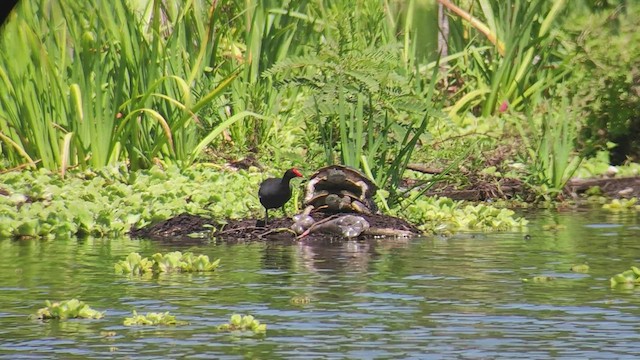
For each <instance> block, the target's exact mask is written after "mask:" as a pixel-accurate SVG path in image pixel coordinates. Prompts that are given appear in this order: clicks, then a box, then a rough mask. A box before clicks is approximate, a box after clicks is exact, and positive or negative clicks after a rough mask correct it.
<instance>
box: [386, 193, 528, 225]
mask: <svg viewBox="0 0 640 360" xmlns="http://www.w3.org/2000/svg"><path fill="white" fill-rule="evenodd" d="M404 202H406V204H405V203H404ZM404 202H403V203H402V204H401V205H404V206H405V207H404V209H403V210H399V209H393V210H392V214H396V215H402V216H403V217H404V218H406V219H407V220H408V221H410V222H412V223H413V224H416V225H417V226H418V227H419V228H420V230H422V231H423V232H425V233H435V234H450V233H453V232H457V231H478V230H480V231H508V230H522V229H523V228H524V227H526V225H527V220H526V219H524V218H517V217H514V214H515V213H514V212H513V210H509V209H498V208H495V207H492V206H490V205H486V204H477V205H469V204H465V203H464V202H462V201H454V200H451V199H450V198H445V197H426V196H419V194H418V193H417V192H414V193H413V194H412V196H411V197H409V198H407V199H406V200H404Z"/></svg>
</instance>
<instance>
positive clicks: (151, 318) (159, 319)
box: [124, 310, 188, 326]
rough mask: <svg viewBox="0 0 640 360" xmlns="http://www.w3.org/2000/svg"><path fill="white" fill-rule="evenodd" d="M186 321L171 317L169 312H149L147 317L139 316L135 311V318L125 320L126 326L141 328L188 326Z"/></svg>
mask: <svg viewBox="0 0 640 360" xmlns="http://www.w3.org/2000/svg"><path fill="white" fill-rule="evenodd" d="M187 324H188V322H186V321H179V320H176V317H175V316H173V315H170V314H169V312H168V311H167V312H164V313H155V312H149V313H147V314H145V315H142V314H138V313H137V312H136V311H135V310H133V316H132V317H128V318H125V319H124V325H125V326H139V325H153V326H156V325H187Z"/></svg>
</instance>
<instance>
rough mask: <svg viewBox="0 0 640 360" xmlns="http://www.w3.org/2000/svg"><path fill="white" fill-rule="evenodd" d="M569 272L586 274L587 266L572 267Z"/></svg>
mask: <svg viewBox="0 0 640 360" xmlns="http://www.w3.org/2000/svg"><path fill="white" fill-rule="evenodd" d="M571 271H573V272H577V273H588V272H589V265H587V264H578V265H573V266H571Z"/></svg>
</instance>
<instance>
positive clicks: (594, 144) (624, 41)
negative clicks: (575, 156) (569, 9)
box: [567, 1, 640, 165]
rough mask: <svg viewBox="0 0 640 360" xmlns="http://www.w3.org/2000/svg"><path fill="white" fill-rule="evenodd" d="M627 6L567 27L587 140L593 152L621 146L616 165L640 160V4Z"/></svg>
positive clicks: (571, 81) (614, 155) (573, 88)
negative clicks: (639, 14) (610, 145)
mask: <svg viewBox="0 0 640 360" xmlns="http://www.w3.org/2000/svg"><path fill="white" fill-rule="evenodd" d="M625 3H626V6H627V7H628V9H625V6H618V7H615V8H612V9H609V10H605V11H600V12H596V13H593V14H588V15H583V14H581V16H579V17H572V18H571V19H570V21H568V22H567V31H568V33H569V34H570V35H571V37H570V40H571V44H572V45H573V51H574V53H575V61H574V62H573V65H572V66H573V67H574V71H573V73H572V76H571V77H570V78H568V79H567V85H568V86H569V88H570V94H571V97H572V98H573V99H575V100H574V102H575V103H576V106H579V107H580V108H581V109H582V111H583V112H584V113H585V118H586V126H585V127H584V129H583V131H582V138H583V139H584V142H585V145H587V146H588V147H589V149H590V150H592V152H593V150H598V149H607V148H609V146H608V144H607V143H609V142H613V143H615V144H616V145H617V146H616V147H614V148H613V149H611V160H612V163H613V164H615V165H618V164H623V163H624V162H625V161H626V160H627V157H628V158H630V159H631V160H635V161H636V162H637V161H638V159H640V139H639V138H638V136H637V134H639V133H640V115H638V114H640V75H639V74H640V61H639V60H638V59H640V33H639V32H638V31H637V29H638V27H639V26H640V19H638V17H637V16H636V13H637V12H638V10H640V5H639V4H638V3H637V2H628V1H627V2H625Z"/></svg>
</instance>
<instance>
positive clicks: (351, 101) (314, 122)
mask: <svg viewBox="0 0 640 360" xmlns="http://www.w3.org/2000/svg"><path fill="white" fill-rule="evenodd" d="M343 34H344V35H343V36H342V37H340V36H337V35H336V36H337V39H336V40H335V42H329V43H328V44H326V45H325V46H322V47H321V48H320V49H319V50H318V52H317V53H314V54H312V55H309V56H307V57H296V58H290V59H286V60H284V61H281V62H279V63H278V64H276V65H275V66H273V67H272V68H271V69H269V70H268V71H267V72H265V76H272V77H276V78H282V80H281V82H282V83H283V84H287V85H288V86H300V87H303V88H305V89H306V90H307V91H309V92H310V95H309V97H308V99H307V101H306V104H305V107H304V108H303V109H302V115H303V116H305V120H306V128H307V129H308V130H309V140H308V141H309V142H310V143H320V144H322V147H323V152H324V157H325V164H335V163H341V164H344V165H348V166H352V167H355V168H359V169H362V170H364V171H365V172H366V173H368V174H370V175H371V176H372V178H373V180H374V181H375V182H376V183H377V184H378V186H379V187H381V188H385V189H387V190H388V191H389V192H390V194H391V196H390V198H389V200H390V202H391V205H393V204H395V202H397V200H398V198H399V196H398V194H397V192H398V185H399V183H400V180H401V178H402V175H403V174H404V171H405V170H406V166H407V163H408V161H409V159H410V158H411V155H412V154H413V151H414V150H415V149H416V147H418V146H420V145H422V146H425V144H424V143H423V142H425V141H428V134H427V125H428V124H429V122H430V120H431V119H432V118H433V117H435V116H438V112H437V111H435V110H433V109H431V105H432V98H433V95H434V89H435V84H436V78H437V72H436V68H434V70H433V73H432V74H431V78H430V80H429V81H424V82H423V83H420V82H415V81H413V76H415V74H414V73H413V72H412V71H408V70H407V69H406V68H405V67H403V66H402V61H401V51H400V49H399V48H398V47H397V46H394V45H388V46H370V45H367V46H365V47H361V46H362V43H363V42H364V40H363V39H359V38H357V37H355V36H354V37H353V38H352V37H350V36H351V35H348V34H350V30H345V31H344V33H343ZM422 87H424V88H422ZM436 108H437V106H436ZM316 134H317V135H316Z"/></svg>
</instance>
